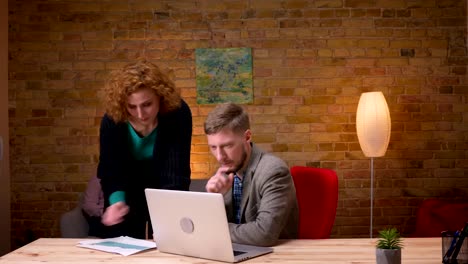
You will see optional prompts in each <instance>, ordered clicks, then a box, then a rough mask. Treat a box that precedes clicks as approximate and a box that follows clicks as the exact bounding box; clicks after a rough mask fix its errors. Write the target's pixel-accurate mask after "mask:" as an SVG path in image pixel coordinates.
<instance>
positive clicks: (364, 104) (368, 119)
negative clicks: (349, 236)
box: [356, 92, 391, 238]
mask: <svg viewBox="0 0 468 264" xmlns="http://www.w3.org/2000/svg"><path fill="white" fill-rule="evenodd" d="M356 130H357V136H358V140H359V145H360V146H361V149H362V151H363V152H364V155H365V156H366V157H369V158H370V172H371V184H370V190H371V193H370V195H371V197H370V237H371V238H372V223H373V214H374V158H375V157H382V156H384V155H385V152H386V151H387V147H388V142H389V141H390V130H391V122H390V111H389V110H388V105H387V102H386V101H385V97H384V95H383V93H382V92H367V93H362V94H361V97H360V98H359V104H358V108H357V114H356Z"/></svg>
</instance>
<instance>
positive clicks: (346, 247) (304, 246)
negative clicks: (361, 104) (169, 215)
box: [0, 238, 442, 264]
mask: <svg viewBox="0 0 468 264" xmlns="http://www.w3.org/2000/svg"><path fill="white" fill-rule="evenodd" d="M78 241H80V240H79V239H66V238H41V239H38V240H36V241H34V242H32V243H30V244H28V245H26V246H24V247H22V248H19V249H17V250H15V251H13V252H11V253H9V254H6V255H4V256H2V257H0V263H2V264H3V263H16V264H25V263H29V264H32V263H84V264H93V263H101V264H102V263H113V264H118V263H151V264H154V263H158V264H159V263H200V264H201V263H216V262H214V261H208V260H204V259H198V258H191V257H184V256H178V255H172V254H165V253H161V252H159V251H158V250H149V251H145V252H142V253H139V254H136V255H131V256H128V257H124V256H120V255H115V254H111V253H105V252H100V251H95V250H90V249H85V248H79V247H77V246H75V245H76V244H77V242H78ZM404 247H405V248H404V249H403V251H402V263H405V264H410V263H420V264H432V263H434V264H436V263H437V264H440V263H441V260H442V257H441V255H442V249H441V239H440V238H405V239H404ZM242 263H316V264H318V263H320V264H328V263H332V264H337V263H349V264H351V263H352V264H360V263H375V239H369V238H359V239H323V240H288V241H283V242H282V243H281V244H280V245H278V246H276V247H275V249H274V253H271V254H268V255H264V256H260V257H257V258H254V259H250V260H247V261H244V262H242Z"/></svg>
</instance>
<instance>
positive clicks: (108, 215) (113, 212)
mask: <svg viewBox="0 0 468 264" xmlns="http://www.w3.org/2000/svg"><path fill="white" fill-rule="evenodd" d="M129 211H130V208H129V207H128V206H127V204H126V203H124V202H117V203H115V204H113V205H111V206H109V207H107V208H106V211H105V212H104V214H103V215H102V218H101V222H102V223H103V224H104V225H106V226H111V225H115V224H119V223H121V222H122V221H123V220H124V216H125V215H126V214H128V212H129Z"/></svg>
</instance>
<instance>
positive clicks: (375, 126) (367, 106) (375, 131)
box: [356, 92, 391, 157]
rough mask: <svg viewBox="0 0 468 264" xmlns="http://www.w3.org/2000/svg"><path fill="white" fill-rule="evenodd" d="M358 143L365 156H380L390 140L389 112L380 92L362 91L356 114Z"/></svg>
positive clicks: (383, 153)
mask: <svg viewBox="0 0 468 264" xmlns="http://www.w3.org/2000/svg"><path fill="white" fill-rule="evenodd" d="M356 130H357V136H358V139H359V144H360V145H361V149H362V151H363V152H364V155H365V156H366V157H382V156H384V155H385V152H386V151H387V147H388V142H389V141H390V131H391V122H390V112H389V110H388V105H387V102H386V101H385V97H384V95H383V94H382V92H368V93H362V94H361V97H360V98H359V104H358V108H357V114H356Z"/></svg>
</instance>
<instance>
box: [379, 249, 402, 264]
mask: <svg viewBox="0 0 468 264" xmlns="http://www.w3.org/2000/svg"><path fill="white" fill-rule="evenodd" d="M375 257H376V260H377V264H401V249H382V248H377V249H376V250H375Z"/></svg>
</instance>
